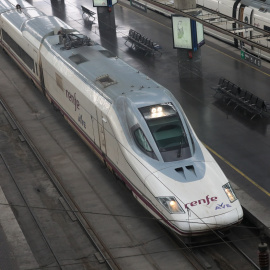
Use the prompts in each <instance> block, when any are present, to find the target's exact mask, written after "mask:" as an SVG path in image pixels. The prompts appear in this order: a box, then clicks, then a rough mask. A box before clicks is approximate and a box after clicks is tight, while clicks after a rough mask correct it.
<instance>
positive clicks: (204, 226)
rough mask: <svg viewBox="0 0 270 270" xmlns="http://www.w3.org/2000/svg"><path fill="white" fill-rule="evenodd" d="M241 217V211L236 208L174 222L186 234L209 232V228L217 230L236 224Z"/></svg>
mask: <svg viewBox="0 0 270 270" xmlns="http://www.w3.org/2000/svg"><path fill="white" fill-rule="evenodd" d="M241 219H242V215H241V213H238V211H237V209H234V210H232V211H230V212H227V213H223V214H220V215H215V216H211V217H204V218H201V219H200V218H189V219H186V222H185V224H183V222H175V225H176V226H177V227H178V228H181V229H184V231H185V232H186V233H187V234H197V233H204V232H209V230H217V229H221V228H226V227H230V226H231V225H233V224H237V223H238V222H240V221H241Z"/></svg>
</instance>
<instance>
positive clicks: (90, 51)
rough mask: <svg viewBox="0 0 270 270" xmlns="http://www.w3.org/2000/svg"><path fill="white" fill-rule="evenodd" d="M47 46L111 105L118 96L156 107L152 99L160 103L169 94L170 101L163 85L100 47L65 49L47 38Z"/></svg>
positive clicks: (95, 45) (52, 39)
mask: <svg viewBox="0 0 270 270" xmlns="http://www.w3.org/2000/svg"><path fill="white" fill-rule="evenodd" d="M44 43H45V46H46V47H47V49H48V51H49V52H51V53H52V54H54V55H55V56H57V59H59V60H60V61H61V62H63V63H65V65H66V66H67V67H69V68H71V69H72V70H73V72H74V73H75V74H76V75H77V76H78V77H80V78H81V79H82V80H83V81H85V82H86V83H87V84H89V85H90V87H91V88H92V89H95V90H97V91H98V92H99V93H100V94H101V95H102V96H104V97H105V98H107V99H108V100H109V101H110V102H111V103H113V102H114V100H115V99H116V98H118V97H119V96H121V95H126V96H128V97H129V98H130V99H132V100H133V101H134V102H135V103H140V102H142V100H143V104H144V106H145V104H147V101H149V104H150V103H151V104H153V99H154V98H157V97H158V99H157V100H158V101H159V102H161V101H162V96H164V95H162V93H164V92H166V93H167V95H165V96H166V97H167V98H166V100H163V101H164V102H167V101H168V100H169V99H168V95H170V96H171V94H170V93H169V91H168V90H166V89H165V88H164V87H163V86H161V85H160V84H158V83H157V82H155V81H153V80H152V79H150V78H149V77H147V76H146V75H144V74H143V73H141V72H139V71H138V70H136V69H134V68H132V67H131V66H129V65H128V64H127V63H125V62H124V61H122V60H121V59H119V58H118V57H115V56H113V55H112V54H111V53H110V52H109V51H107V50H106V49H104V48H103V47H102V46H100V45H98V44H93V45H92V46H82V47H79V48H72V49H70V50H65V49H64V46H63V44H59V43H58V44H56V42H55V37H47V38H46V39H45V42H44ZM146 90H147V91H146ZM146 92H147V93H148V94H147V95H146ZM138 93H141V94H143V93H144V95H145V99H142V96H141V95H140V97H139V98H136V97H137V94H138ZM150 93H151V94H150ZM170 100H171V99H170Z"/></svg>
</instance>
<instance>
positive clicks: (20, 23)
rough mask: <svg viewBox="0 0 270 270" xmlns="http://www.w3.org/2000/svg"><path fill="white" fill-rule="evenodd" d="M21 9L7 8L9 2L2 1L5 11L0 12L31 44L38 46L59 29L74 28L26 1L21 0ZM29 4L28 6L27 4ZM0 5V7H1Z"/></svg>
mask: <svg viewBox="0 0 270 270" xmlns="http://www.w3.org/2000/svg"><path fill="white" fill-rule="evenodd" d="M23 3H24V6H23V4H22V6H21V9H16V8H13V9H9V7H10V6H12V5H11V4H10V3H9V2H7V1H4V2H3V3H1V5H2V4H4V5H3V10H4V7H5V6H6V5H7V6H6V12H5V13H4V12H3V14H2V17H4V18H6V20H8V21H9V22H10V23H12V25H13V27H15V28H17V29H18V31H20V32H21V33H22V35H23V36H25V37H26V38H27V39H29V40H30V41H31V42H32V44H33V45H35V46H36V47H37V48H39V46H40V43H42V40H43V39H44V38H45V37H46V36H48V35H53V34H54V33H55V32H56V33H57V32H58V31H59V30H60V29H62V28H65V29H71V30H72V31H76V30H75V29H73V28H71V27H70V26H68V25H67V24H66V23H65V22H63V21H62V20H60V19H58V18H57V17H54V16H46V15H44V13H43V12H41V11H39V10H38V9H36V8H34V7H32V6H31V5H29V4H28V3H27V2H25V1H23ZM27 4H28V5H29V7H28V6H27ZM1 5H0V7H1ZM8 5H9V6H8Z"/></svg>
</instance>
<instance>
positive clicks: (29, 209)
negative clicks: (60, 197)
mask: <svg viewBox="0 0 270 270" xmlns="http://www.w3.org/2000/svg"><path fill="white" fill-rule="evenodd" d="M0 102H1V104H3V103H2V100H1V101H0ZM7 112H8V111H7ZM0 157H1V159H2V160H3V162H4V165H5V166H6V168H7V170H8V172H9V175H10V177H11V178H12V180H13V182H14V184H15V186H16V188H17V190H18V192H19V194H20V195H21V197H22V199H23V201H24V203H25V205H26V207H27V209H28V211H29V212H30V214H31V216H32V218H33V220H34V221H35V223H36V225H37V226H38V229H39V231H40V233H41V235H42V238H43V240H44V242H45V243H46V245H47V247H48V249H49V250H50V251H51V253H52V255H53V257H54V259H55V261H56V263H57V265H58V267H59V268H60V269H62V266H61V263H60V259H59V258H57V256H56V255H55V253H54V252H53V249H52V247H51V246H50V243H49V240H48V239H47V237H46V235H45V234H44V233H43V231H42V229H41V227H42V226H41V225H40V223H39V221H38V219H37V218H36V217H35V214H34V212H33V210H32V208H31V207H30V206H29V205H28V203H27V200H26V198H25V196H24V194H23V193H22V191H21V189H20V187H19V185H18V183H17V181H16V178H15V177H14V175H13V173H12V171H11V169H10V167H9V165H8V163H7V161H6V159H5V158H4V156H3V154H2V153H0Z"/></svg>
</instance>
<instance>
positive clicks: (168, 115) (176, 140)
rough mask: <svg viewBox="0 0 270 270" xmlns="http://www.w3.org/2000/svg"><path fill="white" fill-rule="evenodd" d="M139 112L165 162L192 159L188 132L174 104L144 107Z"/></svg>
mask: <svg viewBox="0 0 270 270" xmlns="http://www.w3.org/2000/svg"><path fill="white" fill-rule="evenodd" d="M139 110H140V112H141V114H142V115H143V117H144V119H145V121H146V123H147V125H148V127H149V129H150V131H151V133H152V135H153V138H154V140H155V141H156V144H157V147H158V149H159V151H160V153H161V155H162V158H163V160H164V161H166V162H168V161H175V160H180V159H184V158H188V157H190V148H189V144H188V140H187V136H186V132H185V130H184V127H183V124H182V122H181V120H180V117H179V115H178V112H177V111H176V109H175V107H174V106H173V104H172V103H170V102H169V103H165V104H158V105H154V106H148V107H143V108H140V109H139Z"/></svg>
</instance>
